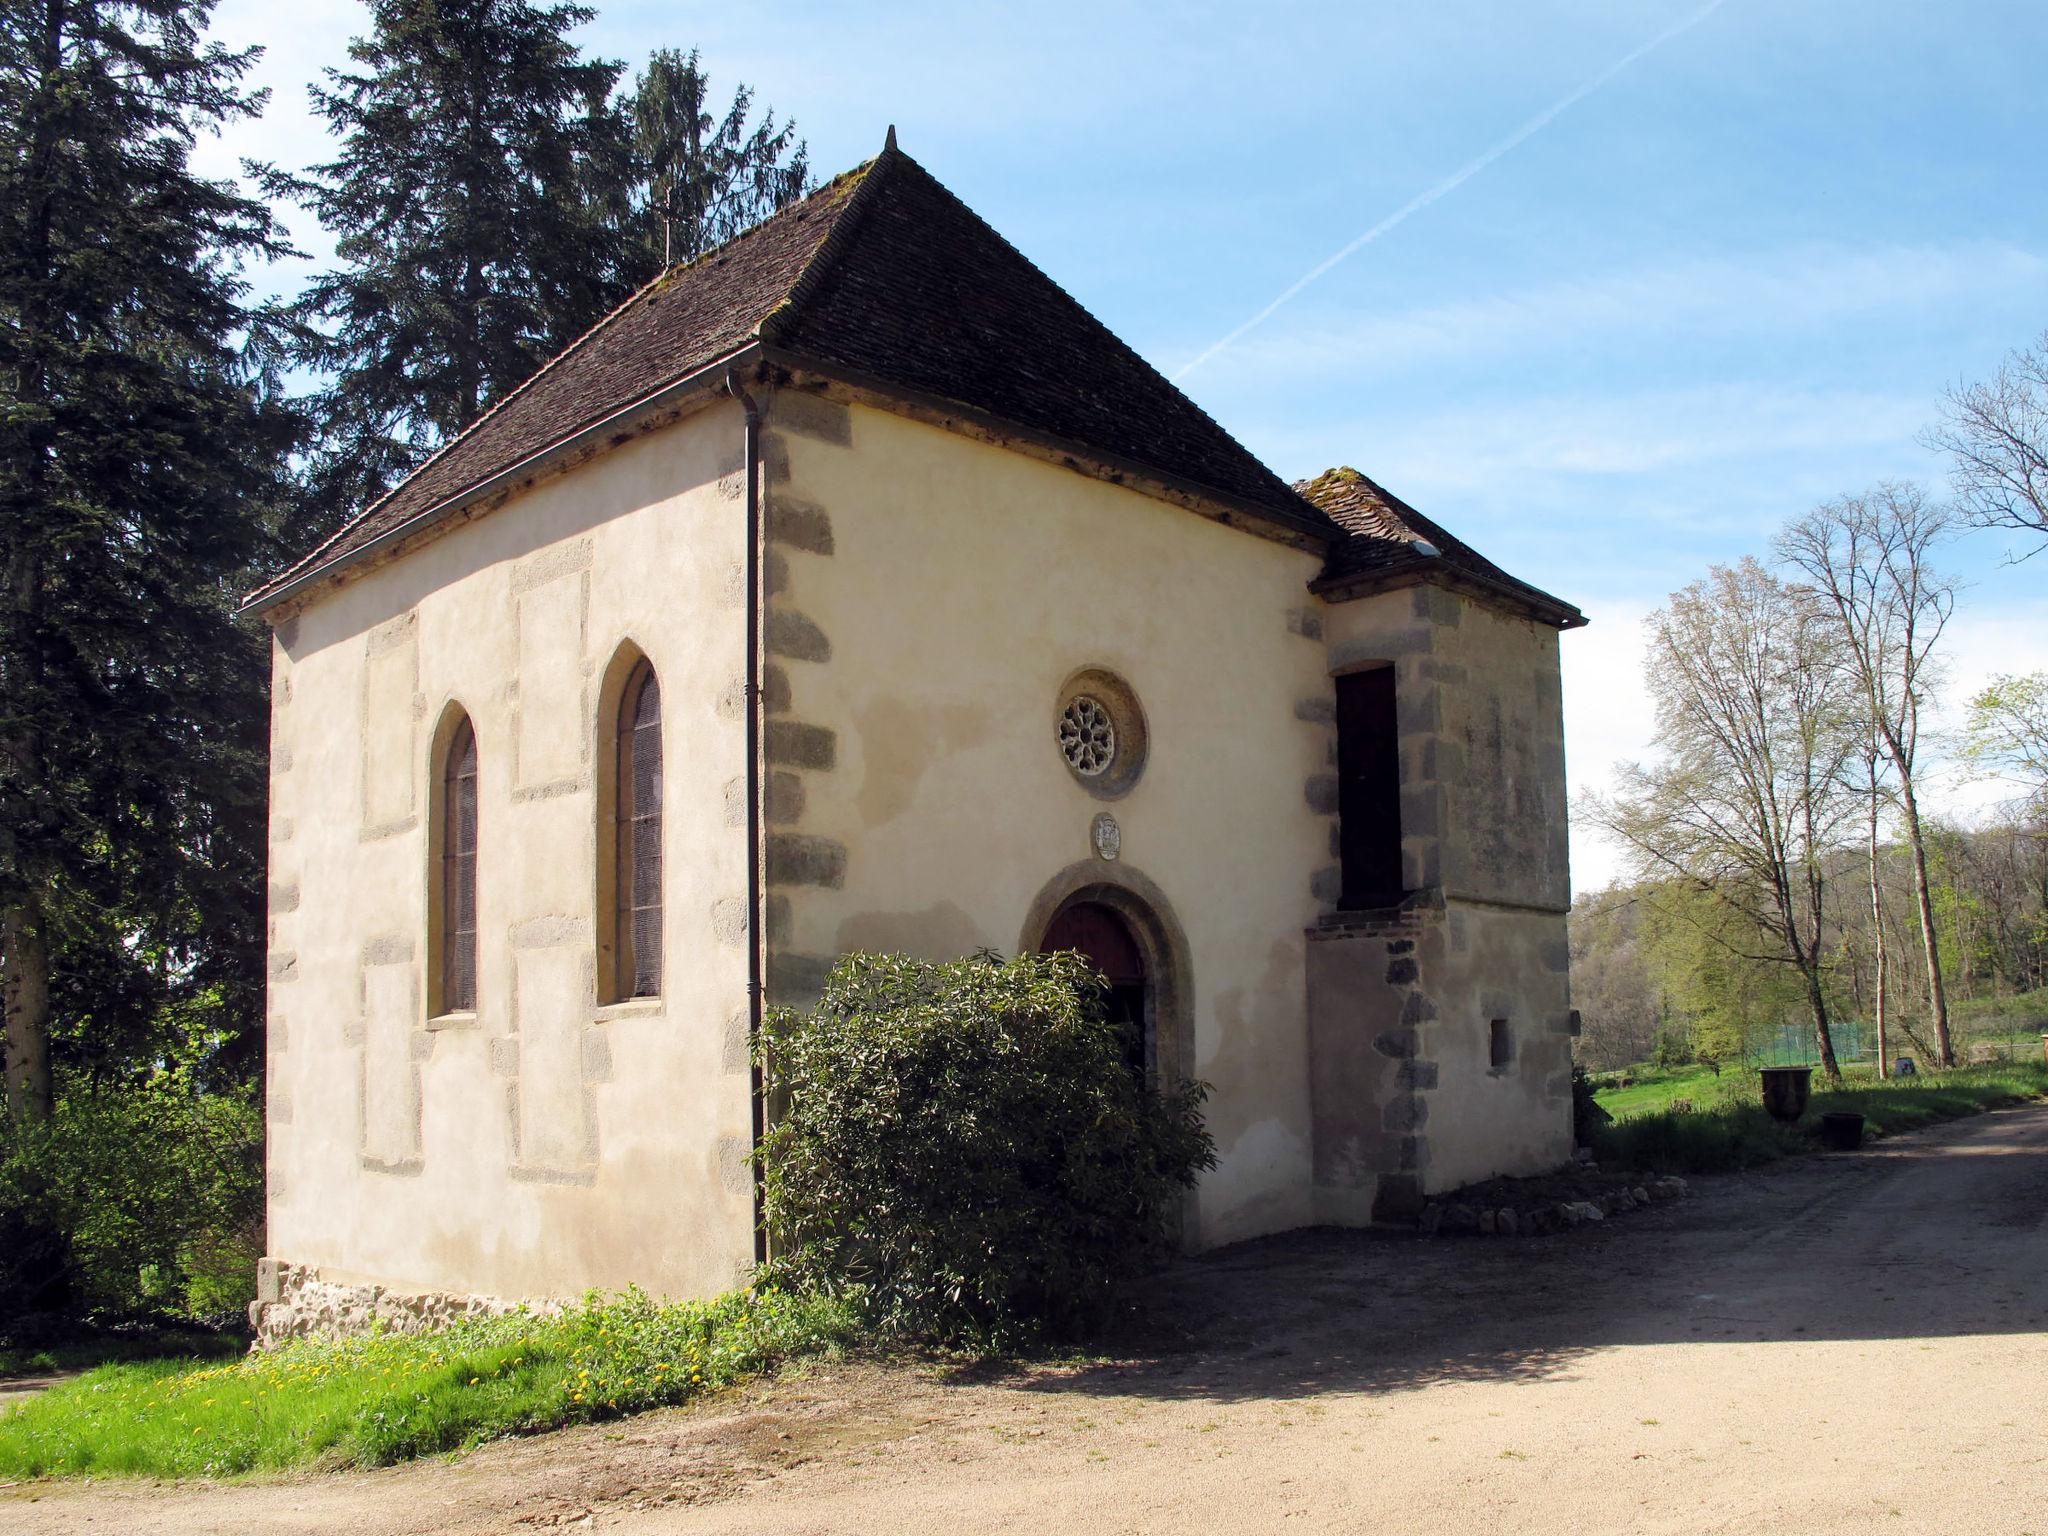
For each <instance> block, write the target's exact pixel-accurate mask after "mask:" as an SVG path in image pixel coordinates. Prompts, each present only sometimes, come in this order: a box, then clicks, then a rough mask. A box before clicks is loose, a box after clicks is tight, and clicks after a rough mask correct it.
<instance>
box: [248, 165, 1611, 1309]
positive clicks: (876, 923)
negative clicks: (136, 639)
mask: <svg viewBox="0 0 2048 1536" xmlns="http://www.w3.org/2000/svg"><path fill="white" fill-rule="evenodd" d="M250 607H251V608H252V609H254V610H255V611H257V612H260V613H261V614H262V615H263V616H264V617H265V618H266V619H267V620H268V621H269V622H270V623H271V625H272V627H273V630H274V634H275V643H274V646H273V678H272V697H273V706H272V747H271V770H272V782H271V821H270V842H271V847H270V854H271V891H270V962H269V978H270V994H269V1068H268V1071H269V1079H268V1084H267V1094H268V1107H269V1115H268V1124H269V1140H270V1145H269V1179H270V1184H269V1193H268V1218H269V1226H268V1239H267V1249H268V1252H269V1254H270V1255H271V1256H270V1257H269V1258H266V1259H265V1260H264V1261H263V1265H262V1270H261V1273H260V1275H259V1299H258V1301H257V1303H256V1305H255V1308H254V1309H253V1310H254V1321H255V1323H256V1325H257V1327H258V1330H259V1334H260V1336H261V1337H262V1338H264V1339H266V1340H273V1339H278V1338H283V1337H288V1336H291V1335H293V1334H300V1333H308V1332H330V1331H339V1330H345V1329H348V1328H352V1327H357V1326H361V1325H363V1324H364V1323H365V1322H366V1321H367V1320H368V1318H369V1317H370V1316H371V1315H372V1314H373V1313H374V1314H376V1315H379V1316H381V1317H383V1318H384V1319H385V1321H386V1322H387V1323H388V1324H389V1325H391V1326H396V1327H415V1326H426V1325H430V1324H433V1323H437V1322H440V1321H443V1320H445V1319H447V1318H449V1317H452V1316H456V1315H460V1314H463V1313H466V1312H473V1311H477V1310H488V1309H492V1308H496V1307H501V1306H505V1305H509V1304H511V1303H514V1302H517V1301H521V1300H537V1301H538V1300H549V1299H557V1298H563V1297H569V1296H574V1295H577V1294H580V1293H581V1292H583V1291H584V1290H586V1289H589V1288H591V1287H599V1288H617V1287H622V1286H624V1285H627V1284H639V1285H641V1286H644V1287H646V1288H647V1289H649V1290H651V1291H655V1292H661V1293H668V1294H674V1295H698V1294H707V1293H711V1292H715V1291H718V1290H722V1289H725V1288H727V1287H729V1286H731V1285H732V1284H733V1283H734V1282H735V1281H736V1280H737V1279H739V1278H740V1277H742V1276H743V1275H744V1274H745V1273H746V1271H747V1270H748V1268H749V1267H750V1266H751V1264H752V1263H753V1262H754V1260H755V1257H756V1246H755V1244H756V1234H755V1219H754V1190H753V1180H752V1176H751V1168H750V1164H749V1153H750V1150H751V1147H752V1145H753V1143H754V1140H755V1138H756V1137H757V1135H758V1134H759V1129H760V1119H759V1116H760V1114H761V1106H760V1103H759V1094H758V1092H757V1084H756V1082H755V1079H754V1077H753V1074H752V1071H751V1068H750V1052H749V1041H750V1037H751V1032H752V1030H753V1028H754V1027H755V1023H756V1021H757V1019H758V1010H759V1008H760V1007H761V1006H763V1005H764V1003H773V1004H785V1003H786V1004H793V1005H802V1004H803V1003H805V1002H806V1001H807V1000H809V999H810V998H811V997H813V996H815V994H816V990H817V988H818V987H819V985H820V983H821V981H822V978H823V976H824V974H825V972H826V970H827V968H828V967H829V966H830V965H831V963H832V961H833V959H834V957H835V956H837V955H839V954H842V953H845V952H847V951H850V950H855V949H865V950H902V951H908V952H911V953H916V954H922V955H928V956H933V957H943V956H953V955H959V954H964V953H969V952H972V951H974V950H976V949H979V948H983V947H988V948H994V949H999V950H1004V951H1011V950H1015V949H1018V948H1021V947H1033V948H1073V949H1079V950H1081V951H1082V952H1083V953H1085V954H1087V955H1088V956H1089V957H1090V958H1091V959H1092V960H1093V961H1094V962H1095V964H1096V965H1097V966H1098V967H1099V968H1100V969H1101V970H1102V971H1103V972H1104V974H1105V975H1106V976H1107V977H1108V979H1109V981H1110V983H1111V1006H1113V1007H1115V1008H1117V1009H1120V1010H1124V1013H1125V1016H1126V1017H1128V1018H1129V1019H1131V1020H1133V1021H1135V1022H1137V1023H1138V1024H1139V1025H1140V1026H1141V1028H1140V1030H1139V1031H1138V1037H1139V1038H1141V1039H1142V1042H1143V1046H1142V1053H1141V1054H1142V1060H1140V1059H1137V1056H1138V1054H1139V1053H1138V1052H1136V1051H1135V1049H1134V1059H1133V1061H1132V1064H1131V1065H1132V1070H1136V1071H1143V1072H1146V1073H1148V1074H1151V1075H1153V1076H1154V1077H1155V1079H1157V1080H1161V1081H1166V1080H1174V1079H1178V1078H1182V1077H1188V1076H1193V1077H1199V1078H1201V1079H1203V1080H1205V1081H1207V1082H1208V1083H1210V1084H1211V1085H1212V1088H1213V1092H1212V1095H1211V1098H1210V1100H1209V1105H1208V1116H1209V1124H1210V1129H1211V1131H1212V1132H1213V1134H1214V1135H1215V1138H1216V1142H1217V1147H1218V1153H1219V1159H1220V1162H1219V1166H1218V1167H1217V1168H1216V1169H1215V1170H1213V1171H1212V1172H1211V1173H1210V1174H1209V1175H1208V1176H1207V1177H1206V1178H1205V1179H1204V1180H1203V1182H1202V1184H1201V1186H1200V1187H1199V1189H1198V1190H1197V1191H1196V1192H1195V1193H1194V1195H1193V1196H1192V1197H1191V1198H1190V1201H1189V1210H1188V1212H1187V1216H1186V1219H1185V1221H1184V1222H1183V1224H1182V1230H1183V1239H1184V1241H1185V1242H1186V1243H1187V1244H1188V1245H1189V1246H1190V1247H1193V1248H1202V1247H1210V1246H1214V1245H1216V1244H1220V1243H1227V1242H1232V1241H1236V1240H1238V1239H1241V1238H1246V1237H1251V1236H1255V1235H1258V1234H1261V1233H1266V1232H1273V1231H1278V1230H1282V1229H1285V1228H1289V1227H1295V1226H1300V1225H1304V1224H1308V1223H1314V1222H1336V1223H1347V1224H1353V1223H1367V1222H1371V1221H1374V1220H1380V1219H1387V1218H1389V1217H1393V1216H1398V1215H1400V1214H1402V1213H1405V1212H1410V1211H1412V1210H1414V1209H1416V1208H1417V1207H1418V1206H1419V1204H1420V1202H1421V1201H1422V1200H1423V1199H1424V1198H1425V1197H1426V1196H1428V1195H1429V1194H1430V1193H1432V1192H1435V1191H1438V1190H1442V1189H1446V1188H1450V1187H1454V1186H1456V1185H1458V1184H1462V1183H1465V1182H1469V1181H1471V1180H1474V1179H1478V1178H1483V1177H1487V1176H1490V1175H1493V1174H1520V1173H1534V1172H1538V1171H1541V1170H1543V1169H1546V1168H1548V1167H1551V1166H1554V1165H1555V1164H1557V1163H1558V1162H1560V1161H1561V1160H1562V1159H1563V1158H1564V1157H1565V1156H1566V1154H1567V1152H1568V1150H1569V1146H1570V1042H1569V1035H1570V1031H1571V1028H1572V1013H1571V1007H1570V993H1569V982H1568V976H1567V968H1566V967H1567V962H1566V956H1567V949H1566V943H1565V912H1566V909H1567V906H1568V904H1569V883H1568V871H1567V849H1566V843H1565V789H1564V749H1563V739H1562V727H1561V716H1560V698H1559V685H1558V634H1559V632H1560V631H1561V630H1564V629H1569V628H1573V627H1576V626H1578V625H1580V624H1582V623H1584V622H1585V621H1584V619H1583V618H1582V617H1581V615H1580V614H1579V612H1578V611H1577V610H1576V609H1575V608H1573V607H1572V606H1570V605H1569V604H1567V603H1564V602H1561V601H1560V600H1558V599H1557V598H1555V597H1552V596H1550V595H1548V594H1547V593H1544V592H1541V591H1538V590H1537V589H1535V588H1533V587H1530V586H1528V585H1526V584H1525V583H1522V582H1520V581H1517V580H1516V579H1515V578H1513V577H1512V576H1509V575H1508V574H1507V573H1506V572H1504V571H1502V570H1500V569H1499V568H1498V567H1496V566H1494V565H1492V564H1490V563H1489V562H1488V561H1486V560H1485V559H1484V558H1483V557H1481V556H1480V555H1479V554H1478V553H1477V552H1476V551H1474V550H1472V549H1471V548H1469V547H1468V546H1466V545H1464V544H1462V543H1460V542H1459V541H1458V540H1457V539H1455V538H1454V537H1452V536H1451V535H1450V534H1449V533H1448V532H1446V531H1445V530H1444V529H1443V528H1441V527H1439V526H1438V525H1436V524H1435V523H1432V522H1430V521H1429V520H1428V519H1427V518H1425V517H1423V516H1422V515H1421V514H1420V513H1418V512H1417V511H1415V510H1414V509H1413V508H1411V507H1408V506H1407V505H1406V504H1404V503H1403V502H1401V501H1400V500H1399V499H1398V498H1396V497H1395V496H1393V495H1392V494H1391V493H1389V492H1388V491H1386V490H1384V489H1382V488H1381V487H1380V486H1378V485H1376V484H1375V483H1374V482H1373V481H1371V480H1370V479H1368V478H1367V477H1366V476H1364V475H1362V474H1360V473H1359V472H1357V471H1356V470H1352V469H1333V470H1331V471H1329V472H1327V473H1325V474H1323V475H1320V476H1318V477H1317V478H1315V479H1313V480H1309V481H1304V482H1302V483H1301V484H1299V485H1289V484H1287V483H1286V482H1284V481H1282V480H1281V479H1280V478H1278V477H1277V476H1275V475H1274V474H1273V473H1272V472H1271V471H1269V470H1268V469H1266V468H1265V466H1264V465H1262V464H1260V463H1259V462H1258V461H1257V460H1256V459H1255V458H1253V457H1252V456H1251V455H1250V454H1249V453H1247V452H1246V451H1245V450H1244V449H1243V448H1242V447H1240V446H1239V445H1238V444H1237V443H1236V442H1235V441H1234V440H1233V439H1232V438H1231V437H1230V436H1229V435H1228V434H1227V433H1226V432H1225V431H1224V430H1223V429H1222V428H1221V427H1219V426H1218V425H1217V424H1216V423H1215V422H1214V421H1212V420H1210V419H1209V417H1208V416H1206V415H1205V414H1203V412H1202V411H1201V410H1200V409H1198V408H1197V407H1196V406H1195V405H1194V404H1193V403H1192V402H1191V401H1189V400H1188V399H1187V398H1186V397H1185V396H1184V395H1182V394H1181V393H1180V392H1179V391H1178V390H1176V389H1175V388H1174V387H1173V386H1172V385H1171V384H1170V383H1168V382H1167V381H1166V380H1165V379H1164V378H1163V377H1162V376H1161V375H1160V374H1159V373H1158V372H1157V371H1155V370H1154V369H1153V368H1151V367H1150V366H1149V365H1148V364H1146V363H1145V362H1144V360H1143V359H1142V358H1140V357H1139V356H1138V355H1137V354H1136V353H1135V352H1133V351H1132V350H1131V349H1130V348H1129V347H1127V346H1125V345H1124V344H1123V343H1122V342H1120V341H1118V340H1117V339H1116V337H1115V336H1113V335H1112V334H1110V332H1109V331H1108V330H1106V329H1105V328H1104V327H1103V326H1102V325H1101V324H1100V323H1099V322H1097V321H1096V320H1095V319H1093V318H1092V317H1091V316H1090V315H1088V314H1087V313H1086V311H1084V310H1083V309H1082V308H1081V307H1080V306H1079V305H1078V304H1076V303H1075V302H1074V301H1073V300H1072V299H1071V298H1070V297H1069V296H1068V295H1067V294H1066V293H1064V292H1063V291H1062V290H1061V289H1060V288H1059V287H1058V286H1057V285H1056V284H1055V283H1053V282H1052V281H1051V280H1050V279H1049V278H1048V277H1046V276H1045V275H1044V274H1043V273H1042V272H1040V271H1039V270H1038V269H1037V268H1036V267H1034V266H1033V265H1032V264H1031V263H1030V262H1029V261H1028V260H1026V259H1025V258H1024V257H1023V256H1022V255H1020V254H1019V253H1018V252H1017V251H1016V250H1015V249H1014V248H1012V247H1011V246H1010V245H1008V244H1007V243H1006V242H1005V241H1004V240H1003V239H1002V237H1001V236H999V235H998V234H996V233H995V231H994V230H992V229H990V228H989V227H988V226H987V225H986V224H985V223H983V222H982V221H981V220H980V219H979V218H977V217H976V216H975V215H974V214H973V213H972V212H971V211H970V210H969V209H968V208H967V207H966V206H965V205H964V204H962V203H961V202H960V201H959V200H958V199H956V198H955V197H953V195H952V194H951V193H949V192H948V191H946V189H945V188H944V187H942V186H940V185H939V183H938V182H937V181H936V180H934V179H933V178H932V177H931V176H930V174H929V173H927V172H926V171H925V170H924V169H923V168H922V167H920V166H919V165H918V164H917V163H916V162H915V161H913V160H912V159H911V158H910V157H909V156H907V155H905V154H904V153H903V152H902V151H901V150H899V149H897V148H896V147H895V144H894V140H893V137H892V139H891V142H890V144H889V146H888V147H887V148H886V149H885V150H884V151H883V153H882V154H881V155H880V156H879V157H878V158H876V159H875V160H873V161H871V162H869V163H868V164H867V165H865V166H863V167H861V168H860V169H859V170H856V171H853V172H850V173H849V174H847V175H844V176H841V177H839V178H838V179H836V180H834V181H832V182H830V183H828V184H827V185H825V186H823V187H821V188H820V189H819V190H818V191H817V192H815V193H814V194H812V195H811V196H810V197H808V198H806V199H805V200H803V201H802V202H800V203H797V204H795V205H793V206H791V207H790V208H788V209H785V210H784V211H783V212H781V213H778V214H776V215H775V216H773V217H772V218H770V219H768V220H767V221H765V222H764V223H762V224H761V225H759V226H758V227H756V228H755V229H753V230H752V231H750V232H748V233H747V234H745V235H742V236H740V237H739V238H738V239H736V240H734V241H732V242H731V243H730V244H728V245H726V246H724V247H722V248H720V249H719V250H717V251H714V252H712V253H710V254H708V255H706V256H704V257H702V258H700V259H698V260H696V261H695V262H693V263H691V264H689V265H687V266H683V267H677V268H673V269H671V270H670V271H669V272H667V273H666V274H664V275H663V276H662V277H660V278H658V279H657V280H656V281H654V282H653V283H651V284H650V285H649V286H648V287H646V288H645V289H643V290H641V292H640V293H638V294H636V295H635V296H634V297H633V298H632V299H631V300H629V301H628V302H627V303H626V304H625V305H623V306H621V308H619V309H618V310H617V311H615V312H614V313H613V314H611V315H610V316H608V317H607V318H606V319H605V320H604V321H603V322H602V323H600V324H599V325H598V326H596V327H595V328H594V329H593V330H591V331H590V332H589V333H588V334H587V335H585V336H584V337H582V338H581V339H580V340H579V341H577V342H576V343H575V344H574V345H573V346H571V347H570V348H569V349H568V350H567V351H565V352H564V353H562V355H561V356H559V357H557V358H556V359H555V360H554V361H552V362H551V363H549V364H548V365H547V366H546V367H545V368H543V369H542V370H541V371H540V372H539V373H538V374H536V375H535V376H534V377H533V378H532V379H531V380H529V381H528V382H527V383H526V384H525V385H523V386H521V388H519V389H518V390H516V391H514V392H513V393H512V394H511V395H509V396H507V397H506V398H505V399H504V400H503V401H501V402H500V403H499V404H498V405H497V406H495V407H494V408H493V409H492V410H491V411H490V412H489V413H487V414H486V415H485V416H484V417H483V418H482V419H480V420H479V421H478V422H477V423H476V424H475V425H474V426H472V427H471V428H470V429H469V430H468V431H466V432H465V433H463V434H462V435H461V436H459V437H457V438H455V439H454V440H452V441H451V442H449V443H448V444H447V445H445V446H444V447H443V448H442V449H441V451H440V452H439V453H437V454H436V455H435V456H434V457H433V458H431V459H430V460H428V461H427V462H426V463H425V464H424V465H422V466H421V468H420V469H419V470H418V471H416V472H415V473H414V474H413V475H412V476H411V477H410V478H408V479H407V480H405V481H404V482H403V483H402V484H400V485H399V486H398V487H397V488H395V489H394V490H393V491H392V492H391V493H390V494H389V495H387V496H386V497H384V498H383V500H381V501H379V502H378V503H376V504H375V505H374V506H371V507H369V508H367V509H366V510H365V511H364V512H363V513H362V514H361V515H360V516H358V517H357V518H356V519H355V520H354V521H353V522H351V523H350V524H349V525H348V526H347V527H345V528H344V529H343V530H342V531H341V532H340V533H338V534H337V535H336V536H335V537H333V538H332V539H329V540H328V541H327V542H325V543H324V544H322V545H321V546H320V547H318V548H316V549H314V550H312V551H310V552H309V553H308V554H307V555H306V556H305V557H304V558H303V559H302V560H300V561H299V562H298V563H297V564H296V565H294V566H293V567H291V568H290V569H289V570H287V571H285V572H284V573H283V574H281V575H280V576H279V577H278V578H277V579H276V580H274V581H272V582H271V583H270V584H268V585H267V586H265V587H264V588H262V589H261V590H260V591H258V592H257V593H256V594H254V595H253V596H252V598H251V599H250Z"/></svg>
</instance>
